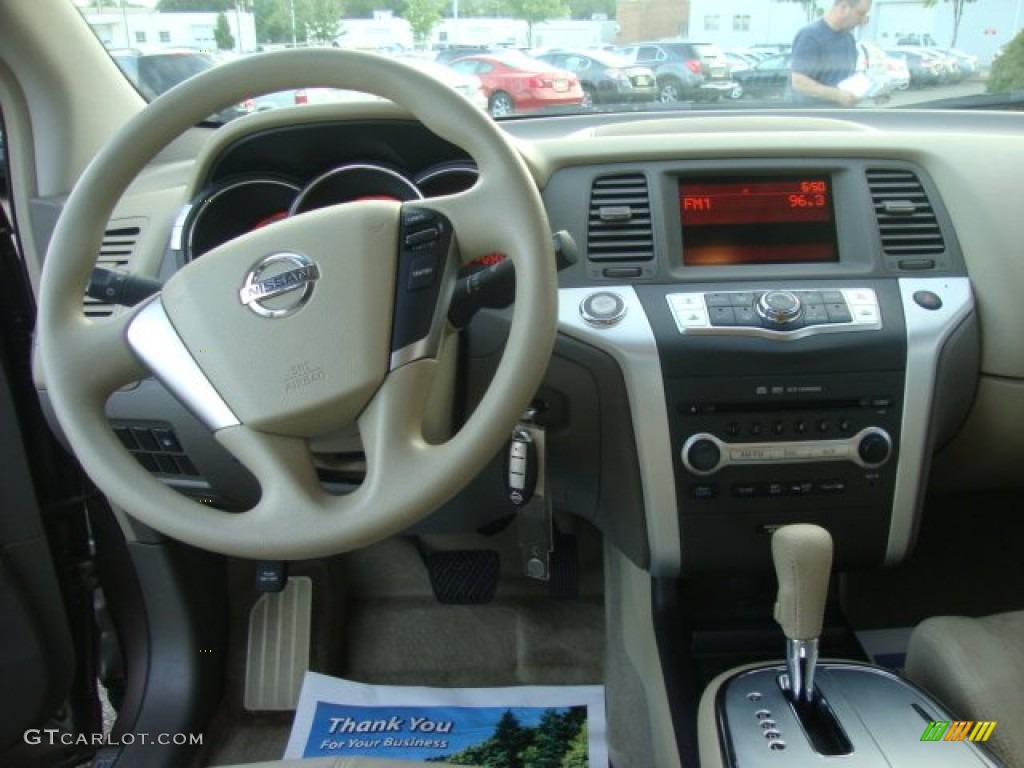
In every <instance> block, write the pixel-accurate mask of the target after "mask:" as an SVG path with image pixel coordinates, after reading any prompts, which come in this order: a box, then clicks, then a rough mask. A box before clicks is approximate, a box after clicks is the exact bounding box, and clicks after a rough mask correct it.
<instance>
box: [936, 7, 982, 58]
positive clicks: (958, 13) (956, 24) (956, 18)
mask: <svg viewBox="0 0 1024 768" xmlns="http://www.w3.org/2000/svg"><path fill="white" fill-rule="evenodd" d="M922 2H923V3H924V7H925V8H933V7H935V6H936V5H938V3H939V0H922ZM944 2H946V3H949V4H950V5H951V6H953V38H952V39H951V40H950V41H949V47H950V48H955V47H956V36H957V34H959V32H960V21H961V20H962V19H963V17H964V6H965V5H966V4H967V3H974V2H977V0H944Z"/></svg>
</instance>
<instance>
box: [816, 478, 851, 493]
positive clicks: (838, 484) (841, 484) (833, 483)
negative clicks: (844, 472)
mask: <svg viewBox="0 0 1024 768" xmlns="http://www.w3.org/2000/svg"><path fill="white" fill-rule="evenodd" d="M818 493H825V494H835V493H846V481H845V480H822V481H821V482H819V483H818Z"/></svg>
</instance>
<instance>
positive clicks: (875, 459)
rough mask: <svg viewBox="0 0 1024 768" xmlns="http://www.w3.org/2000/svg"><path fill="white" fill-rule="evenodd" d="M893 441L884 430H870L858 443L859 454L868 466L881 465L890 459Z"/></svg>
mask: <svg viewBox="0 0 1024 768" xmlns="http://www.w3.org/2000/svg"><path fill="white" fill-rule="evenodd" d="M891 453H892V443H891V442H890V441H889V436H888V435H886V434H885V433H884V432H882V431H880V430H879V431H873V432H868V433H867V434H866V435H864V437H862V438H861V440H860V443H859V444H858V445H857V455H858V456H859V457H860V460H861V461H862V462H863V463H864V464H865V465H866V466H868V467H880V466H882V465H883V464H885V462H887V461H888V460H889V456H890V454H891Z"/></svg>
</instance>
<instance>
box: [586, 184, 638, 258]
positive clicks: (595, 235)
mask: <svg viewBox="0 0 1024 768" xmlns="http://www.w3.org/2000/svg"><path fill="white" fill-rule="evenodd" d="M587 256H588V257H589V259H590V260H591V261H605V262H607V261H651V260H653V259H654V233H653V230H652V228H651V198H650V194H649V193H648V191H647V179H646V178H645V177H644V175H643V174H641V173H631V174H624V175H621V176H602V177H601V178H598V179H595V180H594V186H593V187H591V190H590V215H589V220H588V222H587Z"/></svg>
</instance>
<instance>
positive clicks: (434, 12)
mask: <svg viewBox="0 0 1024 768" xmlns="http://www.w3.org/2000/svg"><path fill="white" fill-rule="evenodd" d="M444 6H445V0H406V2H405V11H404V12H403V13H402V17H403V18H404V19H405V20H406V21H408V22H409V26H410V27H411V28H412V39H413V41H414V42H415V44H416V45H417V46H424V45H425V44H426V42H427V41H428V40H429V39H430V31H431V30H432V29H433V28H434V27H435V26H436V25H437V22H439V21H440V20H441V18H442V17H441V12H442V11H443V10H444Z"/></svg>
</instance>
